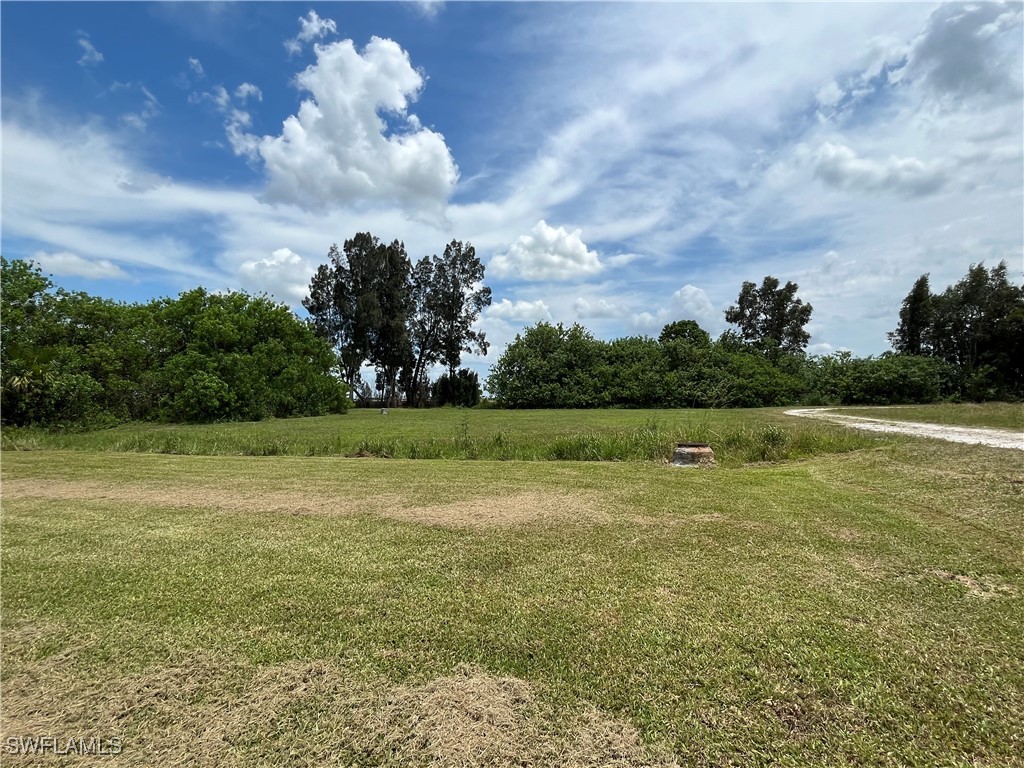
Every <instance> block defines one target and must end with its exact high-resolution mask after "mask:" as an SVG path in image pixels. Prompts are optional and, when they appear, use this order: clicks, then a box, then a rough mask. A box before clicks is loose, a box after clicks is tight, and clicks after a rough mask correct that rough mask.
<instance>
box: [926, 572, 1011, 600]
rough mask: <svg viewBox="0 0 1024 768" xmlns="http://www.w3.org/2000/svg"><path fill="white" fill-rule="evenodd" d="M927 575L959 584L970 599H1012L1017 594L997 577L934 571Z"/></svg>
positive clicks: (1009, 585)
mask: <svg viewBox="0 0 1024 768" xmlns="http://www.w3.org/2000/svg"><path fill="white" fill-rule="evenodd" d="M929 575H931V576H934V577H935V578H937V579H941V580H943V581H951V582H953V583H954V584H959V585H960V586H961V587H964V588H965V589H966V590H967V594H969V595H971V596H972V597H981V598H989V597H999V596H1008V597H1012V596H1014V595H1016V594H1017V588H1016V587H1014V586H1013V585H1012V584H1007V583H1005V582H1004V581H1003V580H1002V579H1000V578H999V577H998V576H991V575H988V576H978V577H974V576H966V575H964V574H962V573H951V572H950V571H941V570H935V571H930V572H929Z"/></svg>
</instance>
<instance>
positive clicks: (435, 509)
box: [4, 479, 613, 528]
mask: <svg viewBox="0 0 1024 768" xmlns="http://www.w3.org/2000/svg"><path fill="white" fill-rule="evenodd" d="M4 498H7V499H55V500H64V501H99V502H102V501H109V502H116V503H121V504H124V503H127V504H143V505H151V506H157V507H169V508H200V509H210V508H213V509H221V510H226V511H231V512H271V513H283V514H295V515H301V514H310V515H358V514H371V515H380V516H381V517H386V518H390V519H393V520H401V521H404V522H415V523H421V524H423V525H440V526H446V527H453V528H490V527H495V526H515V525H524V524H529V523H537V522H559V523H560V522H571V521H578V522H585V523H594V522H608V521H610V520H612V519H613V518H612V516H611V515H609V514H608V513H607V512H605V511H603V510H602V509H601V506H600V504H599V503H598V501H597V499H596V498H594V497H593V496H590V495H586V494H582V493H557V492H553V491H530V492H522V493H516V494H511V495H506V496H474V497H472V498H468V499H459V500H455V501H449V502H443V503H438V504H431V505H424V504H416V503H414V501H413V500H411V499H408V498H406V497H404V496H400V495H398V494H376V495H373V496H366V497H363V498H355V497H352V496H328V495H322V494H310V493H308V492H302V491H277V490H275V491H251V492H249V491H241V490H234V489H226V488H214V487H195V486H192V487H174V488H161V487H153V486H144V485H138V484H121V485H116V486H112V485H105V484H101V483H95V482H89V481H76V482H72V481H66V480H38V479H17V480H9V481H8V482H7V483H5V484H4Z"/></svg>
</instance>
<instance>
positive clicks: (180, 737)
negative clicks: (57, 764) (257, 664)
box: [0, 656, 677, 768]
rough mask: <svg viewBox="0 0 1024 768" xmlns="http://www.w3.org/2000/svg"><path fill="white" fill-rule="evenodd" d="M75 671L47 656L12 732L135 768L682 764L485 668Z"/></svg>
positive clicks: (10, 685) (606, 721)
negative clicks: (374, 672) (443, 671)
mask: <svg viewBox="0 0 1024 768" xmlns="http://www.w3.org/2000/svg"><path fill="white" fill-rule="evenodd" d="M68 664H69V660H68V659H67V658H66V657H63V656H62V657H61V658H60V659H59V660H52V659H47V660H43V661H40V662H35V663H32V664H29V665H23V666H21V667H20V668H19V669H18V670H17V671H16V672H15V673H14V674H13V675H9V676H7V678H5V680H4V681H3V694H4V708H3V713H2V717H0V731H2V734H0V735H2V737H3V738H5V739H6V738H8V737H12V736H23V735H30V734H38V733H46V734H55V735H57V736H58V737H60V736H61V735H64V734H67V735H71V734H80V733H84V734H104V735H105V736H106V737H107V738H111V737H118V738H120V739H121V740H122V743H123V746H124V751H123V752H122V754H121V755H120V756H119V757H118V758H117V763H118V764H119V765H127V766H136V765H146V766H149V765H167V766H184V765H195V766H214V765H216V766H242V765H245V766H263V765H267V766H269V765H280V764H282V763H283V762H285V763H288V764H296V765H298V764H301V765H350V764H360V763H363V764H372V765H403V766H404V765H431V766H442V767H445V768H448V767H450V768H455V767H456V766H458V767H463V766H465V767H467V768H468V767H469V766H506V765H517V766H549V765H551V766H573V767H577V766H621V767H622V768H627V767H631V766H654V765H658V766H670V765H676V764H677V763H676V762H675V760H674V759H672V758H671V757H670V756H669V755H667V753H662V752H659V751H656V750H653V749H652V748H650V747H649V746H647V745H645V744H644V743H643V742H642V740H641V738H640V736H639V734H638V733H637V731H636V729H635V728H634V727H633V726H632V725H631V724H629V723H628V722H626V721H624V720H621V719H618V718H615V717H612V716H610V715H608V714H607V713H604V712H602V711H601V710H599V709H598V708H596V707H594V706H592V705H587V704H584V705H581V706H580V707H577V708H575V709H574V710H573V711H568V710H565V709H560V708H555V707H553V706H551V705H550V704H548V703H547V702H546V700H545V698H544V696H543V694H542V693H541V692H540V691H539V690H538V689H537V688H535V687H534V686H532V685H530V684H529V683H528V682H526V681H524V680H521V679H519V678H514V677H502V676H496V675H492V674H489V673H487V672H486V671H484V670H482V669H480V668H478V667H473V666H465V665H464V666H459V667H456V668H455V669H454V670H453V672H452V674H450V675H446V676H443V677H438V678H434V679H432V680H429V681H427V682H425V683H420V684H412V685H393V684H391V683H388V682H387V681H386V680H384V679H382V678H379V677H373V676H369V675H366V674H359V673H354V672H353V671H351V670H348V669H346V668H345V667H344V666H343V665H340V664H338V663H335V662H332V661H328V660H320V661H313V662H306V661H302V662H299V661H296V662H289V663H284V664H277V665H272V666H268V667H263V668H260V669H256V670H253V669H252V668H251V667H244V666H241V665H238V664H233V663H231V662H226V661H225V660H218V659H212V658H205V657H204V658H194V659H190V660H188V661H187V662H186V663H182V664H178V665H174V666H168V667H163V668H159V669H155V670H152V671H149V672H147V673H146V674H141V675H136V676H126V677H120V678H119V677H113V678H111V677H109V676H108V677H107V678H106V679H98V680H91V681H89V682H86V681H85V678H84V677H82V676H80V675H77V674H71V673H70V672H71V670H70V669H69V668H68ZM50 758H51V759H48V758H46V757H42V758H40V757H35V758H23V759H21V760H18V759H14V760H12V763H13V764H22V765H27V764H51V763H52V762H54V761H53V760H52V756H50Z"/></svg>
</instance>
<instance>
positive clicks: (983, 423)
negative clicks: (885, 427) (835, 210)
mask: <svg viewBox="0 0 1024 768" xmlns="http://www.w3.org/2000/svg"><path fill="white" fill-rule="evenodd" d="M835 410H836V412H837V413H848V414H850V415H851V416H866V417H868V418H872V419H895V420H897V421H923V422H925V423H927V424H957V425H960V426H965V427H998V428H1001V429H1016V430H1022V429H1024V403H956V404H953V403H937V404H934V405H898V406H891V407H886V408H872V407H870V406H867V407H861V408H836V409H835Z"/></svg>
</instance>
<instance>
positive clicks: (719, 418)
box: [3, 408, 878, 466]
mask: <svg viewBox="0 0 1024 768" xmlns="http://www.w3.org/2000/svg"><path fill="white" fill-rule="evenodd" d="M677 442H710V443H712V444H713V445H714V446H715V451H716V454H717V455H718V458H719V461H721V462H723V463H724V464H726V465H728V466H738V465H741V464H744V463H749V462H752V461H776V460H784V459H795V458H801V457H806V456H811V455H816V454H825V453H842V452H845V451H851V450H857V449H861V448H865V447H868V446H872V445H877V444H878V442H877V438H871V437H866V436H864V435H862V434H859V433H857V432H855V431H853V430H849V429H845V428H843V427H834V426H830V425H827V424H820V423H814V422H808V421H807V420H804V419H794V418H791V417H787V416H785V415H783V409H760V410H717V411H707V410H704V411H700V410H665V411H655V410H649V411H640V410H594V411H557V410H556V411H545V410H537V411H506V410H479V409H472V410H467V409H455V408H442V409H434V410H400V409H396V410H392V411H391V412H390V413H389V414H388V415H387V416H383V415H381V413H380V412H379V411H378V410H372V409H355V410H353V411H351V412H349V413H348V414H345V415H343V416H323V417H316V418H307V419H279V420H269V421H263V422H256V423H237V422H236V423H227V424H214V425H159V424H128V425H124V426H121V427H117V428H115V429H107V430H100V431H95V432H86V433H80V434H57V433H53V432H45V431H43V430H6V431H5V433H4V436H3V447H4V449H5V450H39V449H61V450H85V451H118V452H134V453H138V452H145V453H171V454H184V455H227V456H231V455H236V456H237V455H245V456H378V457H387V458H405V459H494V460H499V461H508V460H555V461H567V460H568V461H634V460H645V461H657V460H662V459H666V458H668V457H669V456H670V455H671V450H672V447H673V446H674V445H675V443H677Z"/></svg>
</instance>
